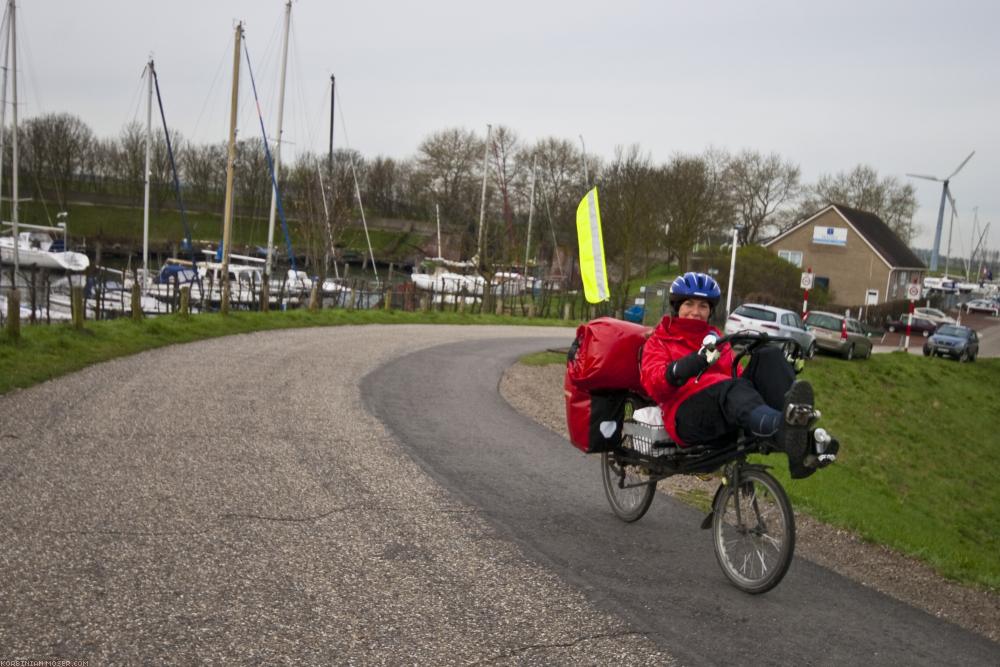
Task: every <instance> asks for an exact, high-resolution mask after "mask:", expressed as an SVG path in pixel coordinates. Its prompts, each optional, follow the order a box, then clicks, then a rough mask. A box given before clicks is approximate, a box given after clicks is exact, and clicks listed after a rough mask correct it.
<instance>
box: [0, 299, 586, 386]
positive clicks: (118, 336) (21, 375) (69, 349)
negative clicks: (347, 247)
mask: <svg viewBox="0 0 1000 667" xmlns="http://www.w3.org/2000/svg"><path fill="white" fill-rule="evenodd" d="M422 323H433V324H486V325H500V324H504V325H512V324H519V325H531V326H575V325H576V323H575V322H571V323H567V322H565V321H563V320H554V319H541V318H538V319H528V318H514V317H509V316H498V315H479V314H476V315H473V314H467V313H453V312H452V313H449V312H430V313H420V312H402V311H385V310H344V309H335V310H320V311H317V312H315V313H313V312H310V311H308V310H290V311H285V312H271V313H260V312H232V313H230V314H229V315H226V316H223V315H220V314H218V313H205V314H199V315H193V316H191V317H189V318H187V319H183V318H181V317H180V316H178V315H164V316H159V317H155V318H148V319H145V320H142V321H140V322H133V321H132V320H130V319H119V320H105V321H100V322H87V324H86V327H85V328H84V329H83V330H81V331H78V330H76V329H74V328H73V327H71V326H70V325H69V324H64V323H59V324H51V325H43V324H39V325H34V326H27V325H25V326H22V327H21V336H20V339H19V340H17V341H11V340H9V339H8V337H7V334H6V332H4V331H2V330H0V394H3V393H5V392H7V391H10V390H11V389H14V388H18V387H21V388H23V387H29V386H31V385H33V384H37V383H39V382H44V381H45V380H50V379H52V378H55V377H59V376H60V375H65V374H66V373H71V372H73V371H76V370H80V369H81V368H85V367H86V366H89V365H91V364H95V363H98V362H101V361H107V360H109V359H114V358H117V357H124V356H127V355H130V354H135V353H137V352H142V351H144V350H150V349H153V348H157V347H163V346H165V345H173V344H176V343H188V342H192V341H196V340H201V339H204V338H216V337H218V336H229V335H232V334H240V333H251V332H254V331H267V330H273V329H291V328H298V327H315V326H338V325H347V324H422Z"/></svg>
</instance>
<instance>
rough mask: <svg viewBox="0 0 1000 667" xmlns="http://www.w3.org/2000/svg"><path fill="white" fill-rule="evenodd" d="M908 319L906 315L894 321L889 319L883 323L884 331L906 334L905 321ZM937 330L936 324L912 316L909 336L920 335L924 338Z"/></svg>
mask: <svg viewBox="0 0 1000 667" xmlns="http://www.w3.org/2000/svg"><path fill="white" fill-rule="evenodd" d="M908 317H909V314H908V313H903V314H902V315H900V316H899V317H897V318H895V319H890V320H889V321H888V322H886V323H885V328H886V331H888V332H889V333H897V332H898V333H901V334H905V333H906V320H907V318H908ZM937 328H938V323H937V322H932V321H931V320H928V319H926V318H923V317H917V316H916V315H914V316H913V322H912V323H911V324H910V335H912V336H916V335H918V334H919V335H921V336H923V337H924V338H926V337H927V336H930V335H931V334H932V333H934V331H935V330H936V329H937Z"/></svg>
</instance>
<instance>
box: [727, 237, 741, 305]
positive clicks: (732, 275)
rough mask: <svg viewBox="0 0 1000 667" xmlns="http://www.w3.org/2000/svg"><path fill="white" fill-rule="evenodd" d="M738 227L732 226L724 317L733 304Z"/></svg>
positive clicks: (738, 239)
mask: <svg viewBox="0 0 1000 667" xmlns="http://www.w3.org/2000/svg"><path fill="white" fill-rule="evenodd" d="M739 234H740V228H739V227H733V254H732V257H731V258H730V260H729V289H728V290H727V294H726V317H729V312H730V310H729V309H730V307H731V306H732V304H733V280H734V279H735V278H736V247H737V246H738V245H739V242H740V238H739Z"/></svg>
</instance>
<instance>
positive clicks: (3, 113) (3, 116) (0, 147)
mask: <svg viewBox="0 0 1000 667" xmlns="http://www.w3.org/2000/svg"><path fill="white" fill-rule="evenodd" d="M9 27H10V26H9V25H8V33H7V35H4V37H9V36H10V31H9ZM4 45H5V46H8V47H9V46H10V45H9V44H8V42H6V41H4ZM9 65H10V49H9V48H5V49H4V52H3V82H2V83H0V184H2V183H3V156H4V155H6V152H5V151H4V148H5V147H4V135H5V134H6V132H5V130H6V129H7V71H8V66H9ZM2 201H3V196H2V189H0V202H2ZM2 210H3V207H2V206H0V211H2ZM2 217H3V216H2V215H0V219H2Z"/></svg>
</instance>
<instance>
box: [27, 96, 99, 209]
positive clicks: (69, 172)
mask: <svg viewBox="0 0 1000 667" xmlns="http://www.w3.org/2000/svg"><path fill="white" fill-rule="evenodd" d="M19 134H21V135H22V138H21V143H22V160H23V162H24V163H25V166H26V167H27V169H28V171H29V173H30V174H31V175H32V177H33V178H34V180H35V184H34V185H35V187H36V188H39V189H41V188H42V187H43V184H44V183H46V182H47V183H48V184H49V185H50V186H51V187H52V188H53V190H54V191H55V196H56V201H57V202H58V205H59V206H60V207H65V206H66V201H67V194H68V192H67V191H68V190H69V188H70V185H71V183H72V181H73V179H74V178H76V177H78V176H79V175H80V174H81V172H82V166H83V164H84V160H85V155H86V154H87V153H88V152H89V151H90V147H91V145H92V144H93V142H94V133H93V131H92V130H91V129H90V127H89V126H88V125H87V124H86V123H84V122H83V121H82V120H81V119H80V118H78V117H76V116H73V115H70V114H68V113H53V114H46V115H44V116H38V117H37V118H31V119H29V120H27V121H26V122H25V123H24V125H22V126H21V130H20V132H19Z"/></svg>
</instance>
